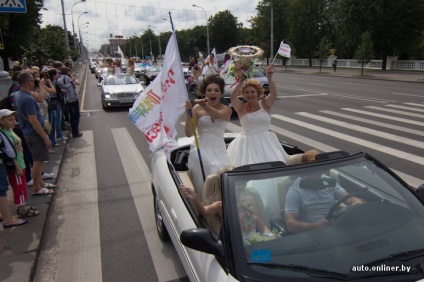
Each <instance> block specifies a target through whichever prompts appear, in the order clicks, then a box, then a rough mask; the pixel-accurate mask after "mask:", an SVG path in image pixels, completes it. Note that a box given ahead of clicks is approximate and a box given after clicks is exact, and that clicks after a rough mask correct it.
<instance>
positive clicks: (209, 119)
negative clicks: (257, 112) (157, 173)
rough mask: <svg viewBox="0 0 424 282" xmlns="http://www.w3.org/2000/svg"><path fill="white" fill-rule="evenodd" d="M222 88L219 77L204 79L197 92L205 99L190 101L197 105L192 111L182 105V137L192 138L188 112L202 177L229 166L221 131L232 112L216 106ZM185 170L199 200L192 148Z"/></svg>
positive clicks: (199, 182) (200, 180) (199, 177)
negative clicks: (183, 129)
mask: <svg viewBox="0 0 424 282" xmlns="http://www.w3.org/2000/svg"><path fill="white" fill-rule="evenodd" d="M224 87H225V82H224V80H223V79H222V78H221V77H219V76H208V77H205V78H204V79H203V80H202V81H201V83H200V85H199V87H198V91H199V92H200V94H202V95H203V96H205V99H197V100H194V102H196V103H197V105H195V106H194V107H192V105H191V103H190V102H187V104H186V109H187V110H186V122H185V133H186V136H187V137H191V136H193V128H192V125H191V119H190V115H189V110H190V109H192V115H193V121H194V124H195V127H196V130H197V138H198V143H199V148H200V153H201V158H202V163H203V168H204V172H205V177H207V176H208V175H209V174H213V173H216V172H217V171H218V170H219V169H220V168H222V167H225V166H229V165H230V161H229V159H228V154H227V150H226V146H225V141H224V131H225V128H226V127H227V123H228V121H229V120H230V117H231V112H232V110H231V108H230V107H228V106H225V105H223V104H221V103H220V98H221V97H222V95H223V94H224ZM188 167H189V169H190V171H191V175H192V182H193V185H194V186H195V188H196V190H197V191H198V193H197V195H198V197H200V198H201V197H202V191H203V184H204V179H203V175H202V171H201V167H200V162H199V156H198V152H197V149H196V145H195V144H192V146H191V149H190V156H189V158H188Z"/></svg>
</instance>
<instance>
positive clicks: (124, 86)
mask: <svg viewBox="0 0 424 282" xmlns="http://www.w3.org/2000/svg"><path fill="white" fill-rule="evenodd" d="M98 86H100V87H101V99H102V107H103V109H106V108H110V107H123V106H126V107H130V106H132V105H133V103H134V101H135V100H136V99H137V97H138V96H139V95H140V93H141V92H143V90H144V87H143V83H142V82H140V81H138V79H137V78H135V77H134V76H133V75H127V74H123V75H109V76H107V77H106V78H105V79H104V80H103V81H102V82H101V83H98Z"/></svg>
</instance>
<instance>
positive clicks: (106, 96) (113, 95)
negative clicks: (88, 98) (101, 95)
mask: <svg viewBox="0 0 424 282" xmlns="http://www.w3.org/2000/svg"><path fill="white" fill-rule="evenodd" d="M105 98H106V99H116V94H115V93H105Z"/></svg>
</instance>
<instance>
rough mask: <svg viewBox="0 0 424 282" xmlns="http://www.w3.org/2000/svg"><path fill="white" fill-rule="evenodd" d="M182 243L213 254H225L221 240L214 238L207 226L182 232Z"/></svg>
mask: <svg viewBox="0 0 424 282" xmlns="http://www.w3.org/2000/svg"><path fill="white" fill-rule="evenodd" d="M180 240H181V243H183V245H184V246H186V247H189V248H190V249H193V250H196V251H200V252H204V253H207V254H211V255H218V256H221V257H222V256H224V247H223V246H222V243H221V241H219V240H217V239H216V238H214V236H213V234H212V232H211V231H210V230H208V229H205V228H192V229H187V230H184V231H183V232H181V236H180Z"/></svg>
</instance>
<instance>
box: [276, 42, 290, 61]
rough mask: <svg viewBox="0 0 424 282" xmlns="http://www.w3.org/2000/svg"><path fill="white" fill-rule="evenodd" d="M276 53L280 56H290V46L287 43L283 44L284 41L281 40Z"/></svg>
mask: <svg viewBox="0 0 424 282" xmlns="http://www.w3.org/2000/svg"><path fill="white" fill-rule="evenodd" d="M278 54H280V55H281V56H284V57H287V58H290V54H291V48H290V46H289V45H287V44H285V43H284V41H281V44H280V48H278Z"/></svg>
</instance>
